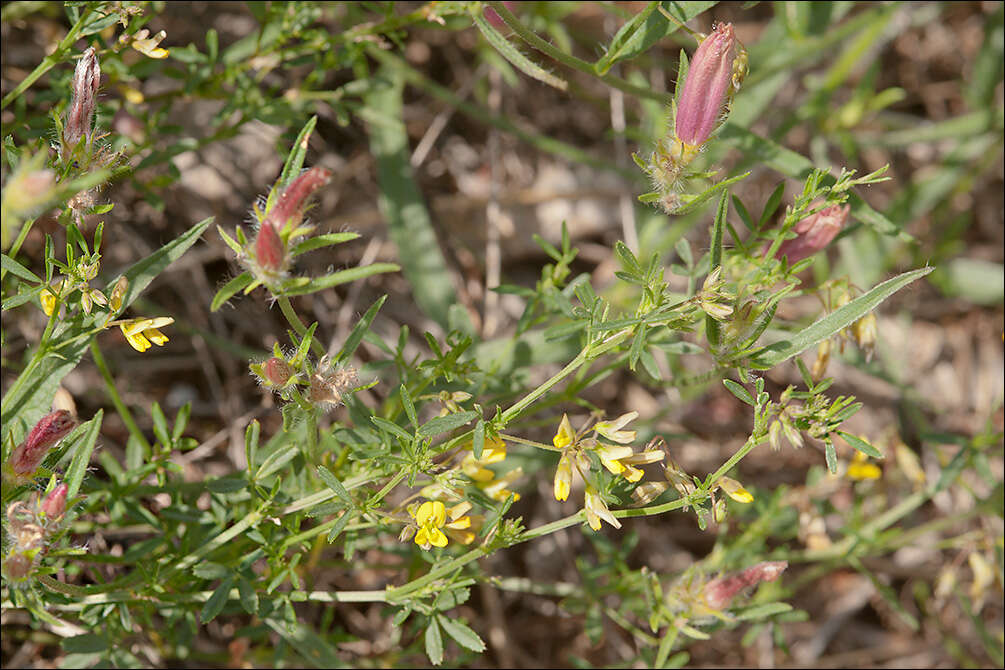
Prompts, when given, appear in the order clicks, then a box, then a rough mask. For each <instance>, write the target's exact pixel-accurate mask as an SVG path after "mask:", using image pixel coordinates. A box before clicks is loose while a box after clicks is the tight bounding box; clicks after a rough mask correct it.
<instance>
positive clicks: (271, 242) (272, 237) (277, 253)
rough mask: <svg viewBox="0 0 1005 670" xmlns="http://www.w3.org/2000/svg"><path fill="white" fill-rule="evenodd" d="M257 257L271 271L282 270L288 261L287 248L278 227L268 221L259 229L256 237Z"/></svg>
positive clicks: (259, 262)
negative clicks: (277, 230)
mask: <svg viewBox="0 0 1005 670" xmlns="http://www.w3.org/2000/svg"><path fill="white" fill-rule="evenodd" d="M255 258H256V259H257V260H258V264H259V265H260V266H261V267H262V268H263V269H265V270H268V271H270V272H282V271H283V268H284V266H285V261H286V248H285V247H284V246H283V241H282V239H280V237H279V233H277V232H276V229H275V228H273V227H272V226H270V225H269V224H268V222H267V221H266V222H265V223H263V224H262V225H261V226H260V227H259V229H258V237H257V238H256V239H255Z"/></svg>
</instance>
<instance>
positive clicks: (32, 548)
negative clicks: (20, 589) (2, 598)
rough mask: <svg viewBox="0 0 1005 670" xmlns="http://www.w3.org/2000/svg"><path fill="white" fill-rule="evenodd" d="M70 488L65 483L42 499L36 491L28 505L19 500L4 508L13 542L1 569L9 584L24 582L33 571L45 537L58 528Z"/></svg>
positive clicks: (50, 535) (44, 545) (46, 539)
mask: <svg viewBox="0 0 1005 670" xmlns="http://www.w3.org/2000/svg"><path fill="white" fill-rule="evenodd" d="M69 491H70V488H69V486H67V485H66V483H65V482H64V483H61V484H58V485H57V486H55V487H54V488H52V489H51V490H50V491H49V493H48V494H46V495H45V497H44V498H41V499H39V496H38V495H37V494H36V495H35V498H34V501H33V502H32V503H31V504H25V503H24V502H20V501H18V502H13V503H11V504H10V506H9V507H8V508H7V528H8V531H9V534H10V537H11V539H12V541H13V542H12V546H11V548H10V551H9V552H8V553H7V555H6V556H5V557H4V560H3V572H4V576H5V577H6V578H7V579H8V580H10V581H11V582H12V583H14V584H17V583H20V582H23V581H24V580H26V579H27V578H28V577H29V576H30V575H31V573H32V572H33V571H34V569H35V566H36V565H37V563H38V560H39V558H40V556H41V555H42V554H43V553H45V550H46V548H47V545H48V540H49V539H50V538H51V537H52V535H53V534H54V533H55V532H56V531H57V530H58V529H59V527H60V522H61V521H62V519H63V515H64V514H65V512H66V499H67V496H68V494H69Z"/></svg>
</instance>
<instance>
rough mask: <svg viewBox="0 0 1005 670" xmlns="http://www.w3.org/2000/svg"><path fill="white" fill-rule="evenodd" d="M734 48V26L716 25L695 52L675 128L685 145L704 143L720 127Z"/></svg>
mask: <svg viewBox="0 0 1005 670" xmlns="http://www.w3.org/2000/svg"><path fill="white" fill-rule="evenodd" d="M735 47H736V36H735V35H734V34H733V24H732V23H719V24H717V25H716V26H715V28H714V29H713V30H712V34H711V35H709V36H708V37H706V38H705V40H704V41H703V42H702V43H701V44H700V45H698V50H697V51H695V52H694V57H693V58H692V59H691V64H690V66H689V68H688V71H687V79H686V80H685V81H684V90H683V91H682V92H681V95H680V101H679V106H678V107H677V118H676V121H675V126H674V127H675V131H676V133H677V137H678V138H680V140H681V141H682V142H684V143H685V144H689V145H691V146H700V145H702V144H704V143H705V142H706V141H707V140H708V138H709V136H710V135H711V134H712V131H713V130H715V127H716V126H717V125H719V122H720V121H721V116H722V112H723V108H724V106H725V103H726V96H727V94H728V92H729V90H730V84H731V82H732V78H733V59H734V52H735Z"/></svg>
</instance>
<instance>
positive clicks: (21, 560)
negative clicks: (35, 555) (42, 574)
mask: <svg viewBox="0 0 1005 670" xmlns="http://www.w3.org/2000/svg"><path fill="white" fill-rule="evenodd" d="M33 564H34V561H33V560H32V559H31V558H29V557H28V556H26V555H24V554H22V553H20V552H16V553H12V554H11V555H10V556H8V557H7V560H5V561H4V562H3V571H4V575H6V577H7V579H9V580H10V581H12V582H21V581H24V580H25V579H27V578H28V575H30V574H31V569H32V566H33Z"/></svg>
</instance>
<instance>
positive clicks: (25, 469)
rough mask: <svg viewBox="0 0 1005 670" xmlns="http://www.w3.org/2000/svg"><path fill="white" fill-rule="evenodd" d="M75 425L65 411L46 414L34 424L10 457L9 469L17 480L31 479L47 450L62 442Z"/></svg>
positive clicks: (74, 420) (60, 410) (74, 421)
mask: <svg viewBox="0 0 1005 670" xmlns="http://www.w3.org/2000/svg"><path fill="white" fill-rule="evenodd" d="M76 425H77V421H76V419H74V418H73V416H72V415H71V414H70V413H69V412H68V411H66V410H65V409H58V410H56V411H55V412H50V413H49V414H46V415H45V416H44V417H42V419H41V420H40V421H39V422H38V423H37V424H35V427H34V428H32V429H31V432H30V433H28V437H26V438H25V440H24V442H22V443H21V444H19V445H18V446H17V447H15V448H14V451H13V452H12V453H11V455H10V469H11V471H12V472H13V473H14V475H15V476H17V477H19V478H27V477H31V476H32V475H34V474H35V471H36V470H38V466H39V465H41V463H42V460H43V459H44V458H45V455H46V454H47V453H48V452H49V449H51V448H52V447H54V446H55V445H56V443H58V442H59V441H60V440H62V439H63V438H64V437H66V436H67V434H68V433H69V432H70V431H71V430H73V428H74V427H75V426H76Z"/></svg>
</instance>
